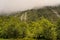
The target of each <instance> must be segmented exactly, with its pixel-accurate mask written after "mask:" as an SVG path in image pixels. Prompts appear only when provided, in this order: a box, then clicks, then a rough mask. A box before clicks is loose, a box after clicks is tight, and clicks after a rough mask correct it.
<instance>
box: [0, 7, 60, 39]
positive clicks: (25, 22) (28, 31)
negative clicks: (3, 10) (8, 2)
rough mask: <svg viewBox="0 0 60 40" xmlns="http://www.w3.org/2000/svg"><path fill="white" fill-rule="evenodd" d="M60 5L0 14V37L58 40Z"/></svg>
mask: <svg viewBox="0 0 60 40" xmlns="http://www.w3.org/2000/svg"><path fill="white" fill-rule="evenodd" d="M59 10H60V6H58V7H45V8H42V9H31V10H26V11H22V12H17V13H14V14H11V15H0V38H3V39H11V38H13V39H18V40H39V39H40V40H60V11H59Z"/></svg>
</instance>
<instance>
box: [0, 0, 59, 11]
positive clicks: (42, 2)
mask: <svg viewBox="0 0 60 40" xmlns="http://www.w3.org/2000/svg"><path fill="white" fill-rule="evenodd" d="M59 4H60V0H0V12H3V11H4V12H12V11H21V10H26V9H32V8H34V7H44V6H55V5H59Z"/></svg>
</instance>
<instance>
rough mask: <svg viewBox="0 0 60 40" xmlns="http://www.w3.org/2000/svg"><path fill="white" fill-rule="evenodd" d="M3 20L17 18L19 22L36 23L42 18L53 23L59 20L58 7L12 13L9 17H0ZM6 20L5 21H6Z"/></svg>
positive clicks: (59, 12) (59, 8)
mask: <svg viewBox="0 0 60 40" xmlns="http://www.w3.org/2000/svg"><path fill="white" fill-rule="evenodd" d="M1 17H3V18H4V19H6V18H8V19H9V18H11V17H13V18H18V19H19V20H21V21H27V22H30V21H37V20H40V18H41V17H44V18H46V19H48V20H50V21H52V22H55V21H56V20H58V19H59V18H60V6H58V7H44V8H40V9H31V10H26V11H21V12H16V13H13V14H11V15H9V16H5V15H3V16H2V15H1ZM6 20H7V19H6Z"/></svg>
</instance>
